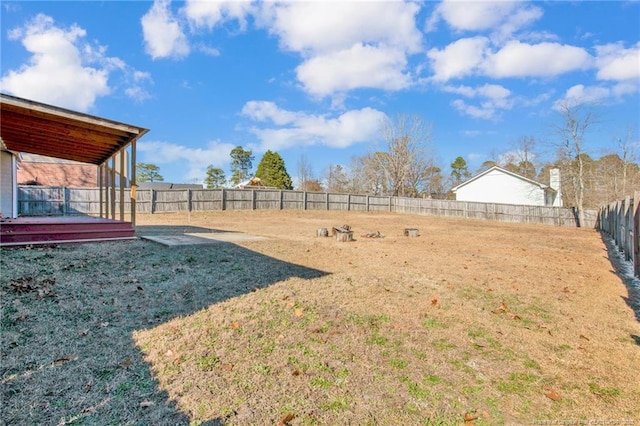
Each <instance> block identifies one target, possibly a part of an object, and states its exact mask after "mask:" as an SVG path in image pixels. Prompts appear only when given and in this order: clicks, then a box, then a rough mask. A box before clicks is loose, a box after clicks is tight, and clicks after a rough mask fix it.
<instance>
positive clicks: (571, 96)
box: [553, 84, 617, 110]
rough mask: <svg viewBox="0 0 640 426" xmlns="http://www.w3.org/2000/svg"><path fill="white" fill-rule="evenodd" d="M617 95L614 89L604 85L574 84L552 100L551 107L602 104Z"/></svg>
mask: <svg viewBox="0 0 640 426" xmlns="http://www.w3.org/2000/svg"><path fill="white" fill-rule="evenodd" d="M615 97H617V96H616V94H615V93H614V91H613V90H612V89H611V88H609V87H605V86H585V85H584V84H576V85H575V86H572V87H570V88H569V89H567V91H566V92H565V94H564V96H563V97H562V98H561V99H558V100H557V101H556V102H554V105H553V109H556V110H557V109H559V108H561V107H562V105H566V104H570V105H582V104H591V105H595V104H602V103H605V102H608V101H610V100H612V99H613V98H615Z"/></svg>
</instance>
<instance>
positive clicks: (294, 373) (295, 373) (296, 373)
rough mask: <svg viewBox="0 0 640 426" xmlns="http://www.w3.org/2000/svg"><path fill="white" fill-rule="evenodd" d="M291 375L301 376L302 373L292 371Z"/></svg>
mask: <svg viewBox="0 0 640 426" xmlns="http://www.w3.org/2000/svg"><path fill="white" fill-rule="evenodd" d="M291 374H292V375H294V376H299V375H301V374H302V371H300V370H293V371H292V372H291Z"/></svg>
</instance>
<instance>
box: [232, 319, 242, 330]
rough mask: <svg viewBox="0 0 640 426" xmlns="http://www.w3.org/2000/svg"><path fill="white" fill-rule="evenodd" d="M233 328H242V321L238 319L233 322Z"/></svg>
mask: <svg viewBox="0 0 640 426" xmlns="http://www.w3.org/2000/svg"><path fill="white" fill-rule="evenodd" d="M231 328H233V329H234V330H237V329H239V328H240V323H239V322H238V321H234V322H232V323H231Z"/></svg>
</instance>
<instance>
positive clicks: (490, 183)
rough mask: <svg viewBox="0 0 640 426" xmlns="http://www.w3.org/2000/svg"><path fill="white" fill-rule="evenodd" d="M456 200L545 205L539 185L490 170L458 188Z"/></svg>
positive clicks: (543, 195) (543, 192)
mask: <svg viewBox="0 0 640 426" xmlns="http://www.w3.org/2000/svg"><path fill="white" fill-rule="evenodd" d="M456 200H458V201H475V202H481V203H500V204H523V205H532V206H544V205H545V191H544V189H543V188H541V187H540V186H539V185H536V184H534V183H532V182H528V181H526V180H523V179H519V178H517V177H515V176H512V175H509V174H506V173H503V172H501V171H500V170H492V171H490V172H488V173H487V174H485V175H484V176H481V177H479V178H478V179H476V180H473V181H470V182H469V183H467V184H465V185H462V186H460V187H458V189H457V190H456Z"/></svg>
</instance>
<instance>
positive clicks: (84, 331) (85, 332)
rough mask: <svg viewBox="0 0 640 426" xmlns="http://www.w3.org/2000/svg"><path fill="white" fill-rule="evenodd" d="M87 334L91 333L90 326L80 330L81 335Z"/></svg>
mask: <svg viewBox="0 0 640 426" xmlns="http://www.w3.org/2000/svg"><path fill="white" fill-rule="evenodd" d="M87 334H89V329H88V328H85V329H84V330H81V331H80V335H81V336H86V335H87Z"/></svg>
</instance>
